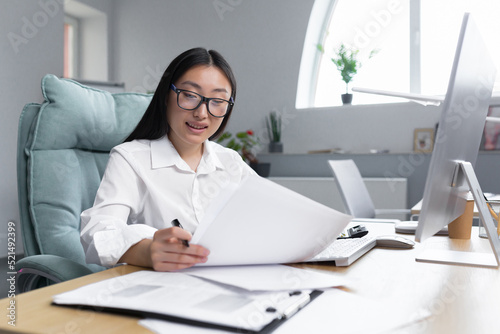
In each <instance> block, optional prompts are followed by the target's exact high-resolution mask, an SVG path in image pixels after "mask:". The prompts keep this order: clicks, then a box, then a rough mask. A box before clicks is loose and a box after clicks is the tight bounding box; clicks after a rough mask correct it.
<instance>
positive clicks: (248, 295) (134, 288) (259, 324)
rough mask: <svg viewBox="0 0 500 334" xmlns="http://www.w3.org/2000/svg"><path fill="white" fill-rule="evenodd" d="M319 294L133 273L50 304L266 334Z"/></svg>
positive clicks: (178, 275) (180, 275) (177, 274)
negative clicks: (259, 288) (250, 288)
mask: <svg viewBox="0 0 500 334" xmlns="http://www.w3.org/2000/svg"><path fill="white" fill-rule="evenodd" d="M297 270H299V269H297ZM311 275H314V273H312V274H311ZM264 279H265V278H264ZM272 279H274V278H272ZM321 293H322V292H321V291H313V290H301V291H295V292H294V293H290V292H289V291H249V290H245V289H241V288H239V287H237V286H233V285H226V284H220V283H217V282H213V281H208V280H205V279H202V278H198V277H194V276H190V275H187V274H184V273H181V272H175V273H164V272H155V271H138V272H134V273H131V274H128V275H124V276H119V277H114V278H111V279H107V280H104V281H101V282H97V283H93V284H89V285H86V286H83V287H81V288H78V289H75V290H72V291H69V292H65V293H62V294H59V295H56V296H54V297H53V303H54V304H57V305H65V306H78V307H87V308H90V309H96V310H100V311H102V310H104V311H111V312H118V313H124V314H133V315H137V316H141V317H150V318H157V319H163V320H170V321H174V322H182V323H188V324H191V325H198V326H202V327H209V328H216V329H230V330H241V329H243V330H245V331H250V332H261V331H262V332H269V331H271V330H272V329H273V328H274V326H277V325H278V324H279V322H280V321H284V320H285V319H287V318H289V317H291V316H292V315H293V314H295V313H296V312H298V311H299V310H300V309H301V308H302V307H305V306H306V305H308V304H309V302H310V301H311V300H312V299H314V298H316V297H317V296H319V295H320V294H321Z"/></svg>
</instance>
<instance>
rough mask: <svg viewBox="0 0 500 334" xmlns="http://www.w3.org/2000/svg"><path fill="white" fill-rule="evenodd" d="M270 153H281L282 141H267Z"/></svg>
mask: <svg viewBox="0 0 500 334" xmlns="http://www.w3.org/2000/svg"><path fill="white" fill-rule="evenodd" d="M269 152H270V153H281V152H283V143H282V142H279V141H272V142H270V143H269Z"/></svg>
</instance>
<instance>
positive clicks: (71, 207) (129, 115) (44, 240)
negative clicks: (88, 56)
mask: <svg viewBox="0 0 500 334" xmlns="http://www.w3.org/2000/svg"><path fill="white" fill-rule="evenodd" d="M42 94H43V97H44V99H45V101H44V102H43V103H42V104H38V103H30V104H27V105H26V106H25V107H24V109H23V111H22V113H21V117H20V120H19V132H18V147H17V181H18V197H19V212H20V213H19V215H20V223H21V230H22V236H23V246H24V256H25V257H24V258H22V259H21V260H19V261H17V263H16V270H17V272H18V276H17V289H18V292H24V291H28V290H32V289H35V288H38V287H41V286H45V285H49V284H54V283H58V282H62V281H66V280H69V279H72V278H76V277H80V276H83V275H86V274H90V273H93V272H96V271H100V270H103V269H104V268H103V267H101V266H98V265H94V264H86V263H85V254H84V250H83V247H82V245H81V243H80V213H81V212H82V211H83V210H85V209H87V208H89V207H91V206H92V204H93V202H94V198H95V194H96V192H97V188H98V187H99V184H100V182H101V178H102V175H103V172H104V169H105V167H106V164H107V161H108V155H109V151H110V150H111V148H112V147H114V146H116V145H118V144H120V143H121V142H122V141H123V140H124V139H125V138H126V137H127V136H128V134H129V133H130V132H131V131H132V130H133V129H134V127H135V126H136V124H137V123H138V122H139V120H140V118H141V117H142V115H143V113H144V111H145V110H146V108H147V106H148V104H149V102H150V100H151V95H147V94H136V93H117V94H111V93H109V92H106V91H102V90H98V89H93V88H90V87H86V86H84V85H81V84H79V83H77V82H75V81H72V80H68V79H59V78H57V77H56V76H54V75H51V74H48V75H46V76H45V77H44V78H43V79H42Z"/></svg>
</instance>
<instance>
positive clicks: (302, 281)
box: [183, 264, 345, 291]
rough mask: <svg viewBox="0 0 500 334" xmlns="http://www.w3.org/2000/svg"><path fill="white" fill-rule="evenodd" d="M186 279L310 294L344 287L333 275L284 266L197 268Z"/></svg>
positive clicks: (187, 270)
mask: <svg viewBox="0 0 500 334" xmlns="http://www.w3.org/2000/svg"><path fill="white" fill-rule="evenodd" d="M183 273H186V274H188V275H192V276H196V277H201V278H205V279H209V280H212V281H216V282H220V283H223V284H228V285H233V286H237V287H240V288H243V289H246V290H250V291H280V290H281V291H294V290H313V289H324V288H331V287H338V286H342V285H345V284H344V283H345V282H344V281H343V280H342V279H339V278H338V277H336V276H335V273H328V274H327V273H321V272H318V271H312V270H307V269H299V268H294V267H290V266H284V265H272V264H269V265H251V266H223V267H197V268H188V269H184V270H183Z"/></svg>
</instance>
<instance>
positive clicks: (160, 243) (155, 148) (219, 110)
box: [81, 48, 255, 271]
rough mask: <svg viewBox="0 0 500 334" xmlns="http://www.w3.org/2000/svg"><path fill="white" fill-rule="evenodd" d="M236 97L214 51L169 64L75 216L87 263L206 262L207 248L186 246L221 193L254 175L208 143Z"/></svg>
mask: <svg viewBox="0 0 500 334" xmlns="http://www.w3.org/2000/svg"><path fill="white" fill-rule="evenodd" d="M235 97H236V82H235V79H234V75H233V73H232V70H231V68H230V66H229V64H228V63H227V62H226V61H225V59H224V58H223V57H222V56H221V55H220V54H219V53H218V52H216V51H213V50H210V51H209V50H205V49H203V48H195V49H191V50H188V51H186V52H184V53H182V54H181V55H179V56H178V57H177V58H175V59H174V60H173V61H172V63H171V64H170V65H169V66H168V67H167V69H166V71H165V73H164V74H163V76H162V79H161V81H160V83H159V85H158V88H157V90H156V92H155V94H154V96H153V98H152V100H151V103H150V105H149V107H148V108H147V110H146V112H145V114H144V116H143V118H142V119H141V121H140V122H139V124H138V125H137V127H136V128H135V130H134V131H133V132H132V134H130V136H129V137H128V138H127V139H126V140H125V143H123V144H121V145H118V146H116V147H115V148H113V150H112V151H111V154H110V158H109V162H108V165H107V167H106V171H105V174H104V176H103V179H102V182H101V185H100V187H99V190H98V192H97V195H96V199H95V202H94V206H93V207H92V208H90V209H88V210H86V211H84V212H83V213H82V215H81V222H82V224H81V239H82V244H83V246H84V249H85V252H86V257H87V262H89V263H98V264H101V265H103V266H108V267H109V266H113V265H115V264H116V263H128V264H134V265H139V266H145V267H152V268H154V269H155V270H158V271H173V270H179V269H183V268H188V267H191V266H193V265H195V264H196V263H200V262H205V261H206V260H207V257H208V256H209V250H208V249H205V248H204V247H202V246H200V245H194V244H191V245H190V244H188V243H186V242H185V241H189V240H190V239H191V235H192V233H194V231H195V230H196V228H197V226H198V224H199V223H200V221H201V220H202V219H203V216H204V213H205V211H206V210H207V208H208V207H209V205H210V203H211V201H212V199H213V198H215V197H216V196H217V195H218V194H219V192H220V191H222V190H223V189H224V188H226V187H228V186H230V185H234V184H237V183H239V182H241V181H242V179H243V178H244V177H245V176H247V175H250V174H255V173H254V172H253V170H252V169H251V168H249V166H248V165H247V164H246V163H245V162H244V161H243V160H242V159H241V157H240V156H239V154H238V153H237V152H235V151H233V150H230V149H227V148H225V147H222V146H220V145H218V144H216V143H214V142H212V141H210V140H211V139H214V138H216V137H217V136H218V135H220V134H222V132H224V128H225V127H226V124H227V122H228V121H229V118H230V116H231V113H232V110H233V105H234V101H235ZM175 220H177V221H178V222H180V224H181V225H182V228H181V227H176V226H174V223H173V222H174V221H175Z"/></svg>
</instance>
